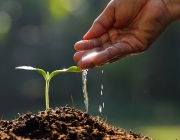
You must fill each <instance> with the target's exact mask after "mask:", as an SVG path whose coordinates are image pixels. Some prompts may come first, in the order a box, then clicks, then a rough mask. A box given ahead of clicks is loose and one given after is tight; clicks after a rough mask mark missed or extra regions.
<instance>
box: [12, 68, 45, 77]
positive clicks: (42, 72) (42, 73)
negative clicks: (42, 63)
mask: <svg viewBox="0 0 180 140" xmlns="http://www.w3.org/2000/svg"><path fill="white" fill-rule="evenodd" d="M15 69H24V70H34V71H37V72H39V73H40V74H41V75H42V76H43V77H44V79H46V72H45V71H44V70H42V69H39V68H34V67H31V66H19V67H16V68H15Z"/></svg>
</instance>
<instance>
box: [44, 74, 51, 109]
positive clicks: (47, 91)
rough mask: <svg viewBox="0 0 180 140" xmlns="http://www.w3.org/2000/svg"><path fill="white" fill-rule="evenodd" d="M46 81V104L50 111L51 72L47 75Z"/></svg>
mask: <svg viewBox="0 0 180 140" xmlns="http://www.w3.org/2000/svg"><path fill="white" fill-rule="evenodd" d="M45 81H46V87H45V102H46V110H48V109H49V82H50V79H49V72H47V74H46V78H45Z"/></svg>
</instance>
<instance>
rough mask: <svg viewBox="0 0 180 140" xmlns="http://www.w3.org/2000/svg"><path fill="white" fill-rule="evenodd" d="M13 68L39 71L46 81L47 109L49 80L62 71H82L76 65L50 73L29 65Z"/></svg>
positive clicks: (47, 106)
mask: <svg viewBox="0 0 180 140" xmlns="http://www.w3.org/2000/svg"><path fill="white" fill-rule="evenodd" d="M15 69H24V70H34V71H37V72H39V73H40V74H41V75H42V76H43V77H44V79H45V81H46V86H45V102H46V110H48V109H49V82H50V80H51V79H52V77H54V76H55V75H57V74H60V73H63V72H82V70H81V69H80V68H79V67H77V66H71V67H69V68H68V69H62V70H55V71H53V72H52V73H50V74H49V72H48V71H47V72H45V71H44V70H43V69H39V68H34V67H31V66H20V67H16V68H15Z"/></svg>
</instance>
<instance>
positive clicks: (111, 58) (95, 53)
mask: <svg viewBox="0 0 180 140" xmlns="http://www.w3.org/2000/svg"><path fill="white" fill-rule="evenodd" d="M133 53H134V50H133V49H132V48H131V46H130V45H128V44H127V43H125V42H121V43H116V44H114V45H112V46H109V47H108V48H103V47H100V48H98V49H93V50H91V51H89V50H88V51H82V52H77V53H76V54H75V55H74V59H75V61H76V62H78V66H79V67H80V68H81V69H92V68H94V67H97V66H102V65H104V64H107V63H112V62H115V61H117V60H119V59H121V58H123V57H125V56H127V55H131V54H133Z"/></svg>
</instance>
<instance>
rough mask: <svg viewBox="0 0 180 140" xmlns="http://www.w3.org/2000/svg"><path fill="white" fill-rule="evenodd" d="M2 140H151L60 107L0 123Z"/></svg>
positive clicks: (79, 111) (82, 113) (73, 109)
mask: <svg viewBox="0 0 180 140" xmlns="http://www.w3.org/2000/svg"><path fill="white" fill-rule="evenodd" d="M0 139H1V140H23V139H24V140H29V139H38V140H40V139H46V140H47V139H49V140H151V139H150V138H148V137H145V136H142V135H141V134H136V133H134V132H132V131H130V132H129V133H127V132H125V131H124V130H122V129H120V128H115V127H113V126H109V125H108V124H107V123H105V122H102V121H100V120H98V118H97V117H93V116H91V115H89V114H88V113H85V112H82V111H81V110H78V109H75V108H70V107H59V108H58V107H57V108H55V109H49V110H48V111H39V112H38V114H32V113H31V112H28V113H26V114H23V115H19V117H18V119H16V120H12V121H8V120H0Z"/></svg>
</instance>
